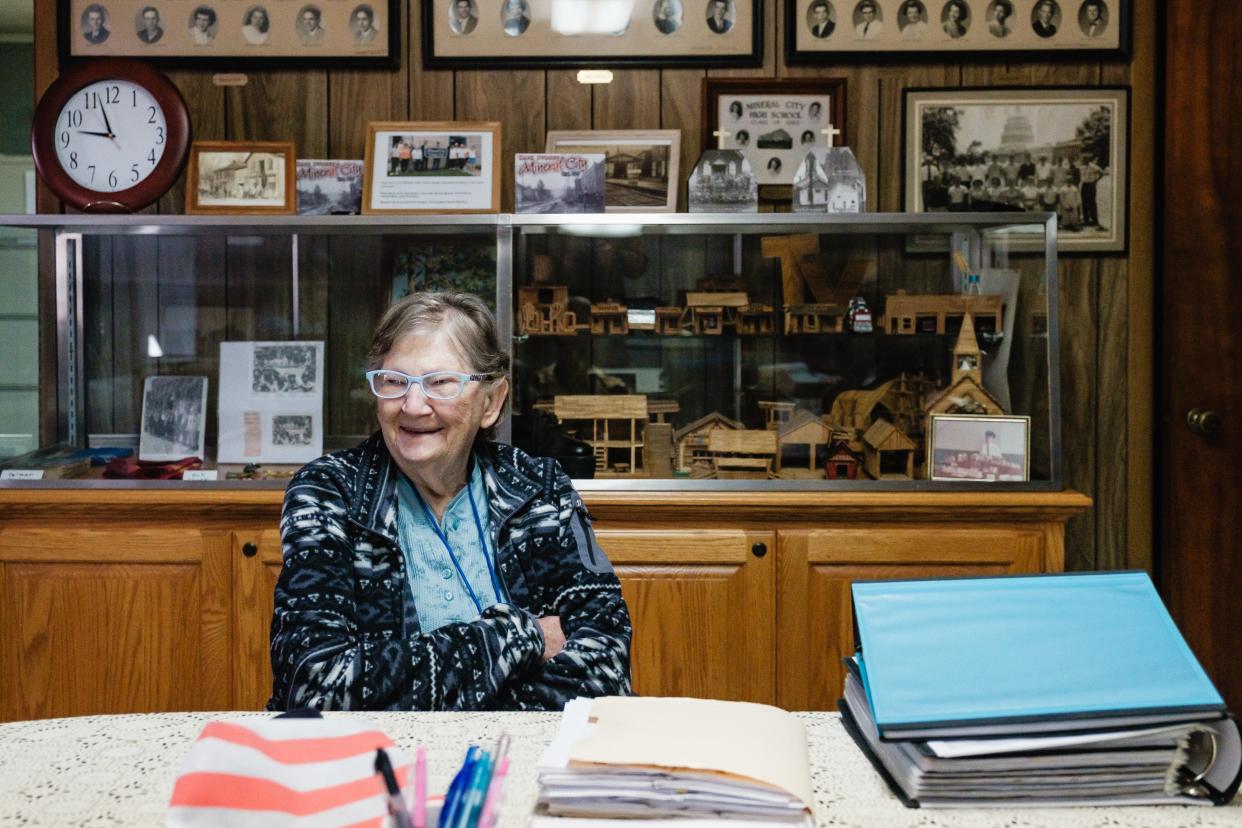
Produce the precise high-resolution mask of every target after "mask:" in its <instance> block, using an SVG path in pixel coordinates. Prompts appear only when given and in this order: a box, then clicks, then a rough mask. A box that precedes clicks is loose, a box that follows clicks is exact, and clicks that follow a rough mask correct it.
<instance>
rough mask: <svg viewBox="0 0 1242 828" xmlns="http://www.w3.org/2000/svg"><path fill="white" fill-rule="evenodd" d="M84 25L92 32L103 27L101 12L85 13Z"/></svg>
mask: <svg viewBox="0 0 1242 828" xmlns="http://www.w3.org/2000/svg"><path fill="white" fill-rule="evenodd" d="M86 25H88V26H90V27H91V31H92V32H98V31H99V30H100V29H101V28H102V27H103V12H100V11H89V12H87V13H86Z"/></svg>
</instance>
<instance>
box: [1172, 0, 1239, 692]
mask: <svg viewBox="0 0 1242 828" xmlns="http://www.w3.org/2000/svg"><path fill="white" fill-rule="evenodd" d="M1167 9H1168V10H1167V12H1166V14H1165V15H1164V17H1165V21H1166V24H1167V29H1166V34H1165V38H1166V39H1165V56H1166V57H1165V79H1164V86H1165V96H1164V97H1165V108H1166V112H1165V120H1164V145H1165V157H1164V183H1163V190H1164V199H1163V201H1164V205H1165V206H1164V222H1163V224H1164V226H1163V237H1164V255H1163V268H1162V272H1161V276H1160V288H1159V291H1160V301H1158V302H1157V303H1156V306H1157V308H1159V309H1160V312H1161V313H1162V318H1160V320H1159V325H1160V334H1161V343H1162V344H1161V346H1160V349H1161V358H1160V387H1159V390H1158V394H1157V414H1158V417H1159V424H1160V425H1159V428H1160V443H1159V448H1160V451H1159V455H1158V466H1157V475H1158V479H1159V481H1160V490H1161V491H1160V495H1161V496H1160V499H1159V501H1158V505H1157V514H1156V518H1157V520H1159V521H1162V525H1161V527H1160V533H1159V536H1160V548H1159V550H1158V555H1159V559H1158V565H1157V566H1158V574H1159V577H1160V588H1161V591H1162V593H1163V595H1164V597H1165V600H1166V601H1167V602H1168V604H1169V609H1170V610H1171V611H1172V613H1173V617H1174V618H1175V619H1176V621H1177V623H1178V626H1180V627H1181V629H1182V632H1183V633H1185V635H1186V638H1187V639H1188V640H1189V642H1190V646H1191V648H1193V649H1194V651H1195V653H1196V654H1197V655H1198V656H1199V660H1200V661H1201V662H1202V663H1203V666H1204V668H1205V669H1206V670H1207V671H1208V675H1210V676H1211V677H1212V679H1213V681H1215V682H1216V685H1217V687H1218V688H1219V689H1220V691H1221V692H1222V693H1223V694H1224V696H1225V701H1226V702H1227V703H1228V704H1229V706H1230V707H1231V708H1232V709H1234V710H1239V709H1242V649H1239V646H1238V630H1240V629H1242V600H1239V590H1240V589H1242V550H1240V549H1239V541H1238V538H1239V537H1242V367H1240V366H1242V310H1240V309H1242V84H1239V83H1238V71H1239V63H1238V36H1239V33H1240V32H1242V4H1239V3H1237V2H1232V0H1169V3H1168V7H1167ZM1209 21H1210V22H1209Z"/></svg>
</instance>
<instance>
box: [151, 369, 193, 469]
mask: <svg viewBox="0 0 1242 828" xmlns="http://www.w3.org/2000/svg"><path fill="white" fill-rule="evenodd" d="M206 422H207V378H206V377H147V378H146V381H145V382H143V385H142V434H141V435H140V436H139V438H138V459H139V460H154V461H157V462H167V461H170V460H184V459H185V458H187V457H198V458H199V459H203V458H205V457H206V455H205V454H204V453H203V451H204V447H203V442H204V437H205V435H206V431H207V429H206V428H205V427H204V426H205V425H206Z"/></svg>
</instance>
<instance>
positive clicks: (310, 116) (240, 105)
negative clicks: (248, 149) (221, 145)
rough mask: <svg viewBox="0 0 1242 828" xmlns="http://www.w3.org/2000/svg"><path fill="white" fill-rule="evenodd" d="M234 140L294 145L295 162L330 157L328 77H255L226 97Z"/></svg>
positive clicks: (293, 73)
mask: <svg viewBox="0 0 1242 828" xmlns="http://www.w3.org/2000/svg"><path fill="white" fill-rule="evenodd" d="M225 106H226V112H227V117H228V140H230V141H292V142H293V145H294V153H295V157H297V158H326V157H327V153H328V73H327V72H324V71H313V70H311V71H308V70H305V69H301V70H286V71H264V72H251V73H250V75H249V80H248V82H247V83H246V85H245V86H232V87H229V88H228V90H227V93H226V95H225Z"/></svg>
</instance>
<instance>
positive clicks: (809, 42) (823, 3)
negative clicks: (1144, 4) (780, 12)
mask: <svg viewBox="0 0 1242 828" xmlns="http://www.w3.org/2000/svg"><path fill="white" fill-rule="evenodd" d="M1130 5H1131V4H1130V0H790V1H789V2H788V3H786V4H785V22H786V25H785V59H786V61H787V62H788V63H794V64H797V63H839V62H841V61H842V60H850V59H851V58H852V59H855V60H877V59H878V60H885V59H889V60H910V59H914V58H930V59H935V60H941V61H944V60H948V61H955V60H964V59H992V60H996V59H999V58H1001V57H1002V56H1003V58H1004V59H1005V60H1056V59H1067V60H1078V61H1086V60H1117V59H1121V58H1126V57H1128V56H1129V53H1130V15H1131V8H1130Z"/></svg>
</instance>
